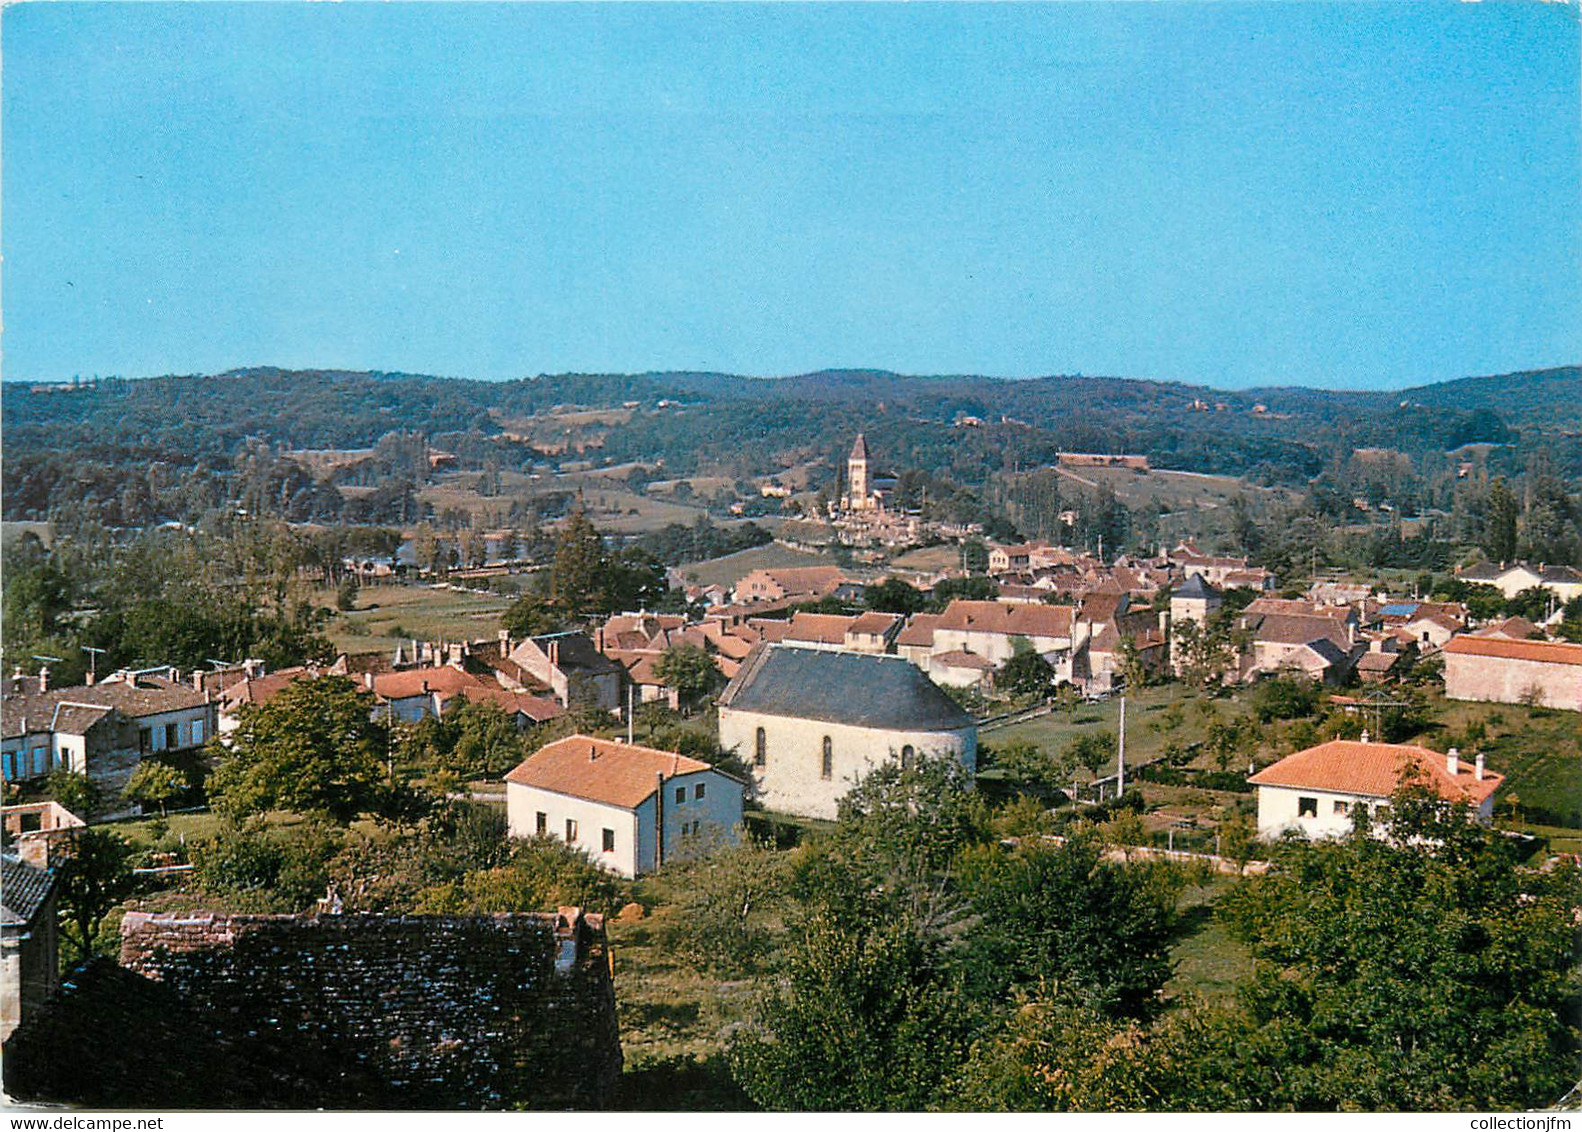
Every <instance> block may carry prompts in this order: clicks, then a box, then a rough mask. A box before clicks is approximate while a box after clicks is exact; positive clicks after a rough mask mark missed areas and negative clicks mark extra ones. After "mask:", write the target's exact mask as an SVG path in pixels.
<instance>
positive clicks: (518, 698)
mask: <svg viewBox="0 0 1582 1132" xmlns="http://www.w3.org/2000/svg"><path fill="white" fill-rule="evenodd" d="M455 695H458V696H460V697H461V698H462V699H464V700H468V701H470V702H472V703H475V704H476V703H491V704H497V705H498V706H499V707H500V708H501V709H502V710H504V711H506V712H508V713H511V714H516V713H520V714H522V715H525V716H527V718H529V719H531V720H532V721H533V722H534V723H542V722H544V720H546V719H554V718H555V717H556V716H559V715H565V714H566V709H565V708H563V707H561V706H560V704H558V703H556V702H555V701H554V700H552V699H549V698H547V697H545V696H529V695H527V694H526V693H524V692H512V691H509V690H507V689H505V688H496V687H490V686H489V685H481V686H479V687H476V688H461V689H458V690H457V691H456V693H455ZM441 698H442V699H444V698H448V697H443V696H442V697H441Z"/></svg>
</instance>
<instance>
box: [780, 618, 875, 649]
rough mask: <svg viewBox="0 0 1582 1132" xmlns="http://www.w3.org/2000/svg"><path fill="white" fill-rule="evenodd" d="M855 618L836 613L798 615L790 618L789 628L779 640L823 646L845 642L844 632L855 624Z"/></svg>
mask: <svg viewBox="0 0 1582 1132" xmlns="http://www.w3.org/2000/svg"><path fill="white" fill-rule="evenodd" d="M856 620H857V619H856V618H855V617H843V616H841V615H840V614H838V613H798V614H797V615H796V616H795V617H793V618H791V628H790V630H789V631H788V632H787V633H786V635H785V636H784V637H782V638H780V639H781V640H784V641H815V642H817V643H819V644H824V645H839V644H844V643H845V642H846V630H848V629H850V628H851V627H852V625H853V624H854V623H855V622H856Z"/></svg>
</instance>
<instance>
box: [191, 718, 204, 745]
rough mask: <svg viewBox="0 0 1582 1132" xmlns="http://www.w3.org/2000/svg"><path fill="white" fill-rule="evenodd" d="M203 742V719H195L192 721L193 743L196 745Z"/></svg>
mask: <svg viewBox="0 0 1582 1132" xmlns="http://www.w3.org/2000/svg"><path fill="white" fill-rule="evenodd" d="M201 742H203V720H201V719H194V720H193V721H192V743H193V745H194V746H196V745H197V744H199V743H201Z"/></svg>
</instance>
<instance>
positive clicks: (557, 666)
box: [511, 632, 625, 711]
mask: <svg viewBox="0 0 1582 1132" xmlns="http://www.w3.org/2000/svg"><path fill="white" fill-rule="evenodd" d="M511 660H512V661H513V662H514V663H515V664H517V665H518V666H519V667H520V668H521V669H522V670H523V671H524V672H525V673H527V675H529V676H530V677H532V678H533V679H534V680H536V681H538V682H539V683H541V684H543V685H544V686H545V687H547V688H549V689H550V690H551V691H552V692H553V694H554V696H555V699H556V700H557V701H558V702H559V703H560V705H561V706H562V707H565V708H580V707H592V708H601V709H603V710H605V711H615V710H617V709H619V708H620V706H621V703H622V697H621V683H622V681H623V680H624V679H625V674H624V671H623V670H622V668H621V666H620V665H619V664H617V663H616V662H615V661H613V660H611V659H610V658H609V657H607V656H605V655H604V654H603V653H601V652H599V650H598V649H597V648H596V647H594V643H593V640H592V638H590V637H589V636H588V635H587V634H586V633H576V632H570V633H548V634H545V635H543V636H538V637H528V638H527V639H526V640H524V641H522V642H521V643H520V644H519V645H517V646H516V647H515V648H513V649H512V650H511Z"/></svg>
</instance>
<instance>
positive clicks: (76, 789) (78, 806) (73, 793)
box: [44, 767, 103, 817]
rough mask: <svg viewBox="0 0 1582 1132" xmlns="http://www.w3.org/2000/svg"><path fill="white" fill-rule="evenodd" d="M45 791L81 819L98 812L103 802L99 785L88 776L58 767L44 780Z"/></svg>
mask: <svg viewBox="0 0 1582 1132" xmlns="http://www.w3.org/2000/svg"><path fill="white" fill-rule="evenodd" d="M44 789H45V790H47V791H48V792H49V796H50V797H51V798H53V799H54V800H55V801H57V802H59V803H60V804H61V805H62V806H65V807H66V808H67V809H68V810H70V811H71V812H72V813H74V814H77V815H78V816H80V817H89V816H91V815H93V814H95V813H97V812H98V810H99V807H100V804H101V803H102V802H103V798H102V796H101V795H102V793H103V792H102V791H101V790H100V789H99V784H98V783H96V782H95V781H94V780H93V779H91V778H89V777H88V776H87V775H86V774H79V773H78V772H77V771H74V770H67V769H66V768H65V767H56V768H55V769H54V770H52V771H50V772H49V777H48V778H46V779H45V780H44Z"/></svg>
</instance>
